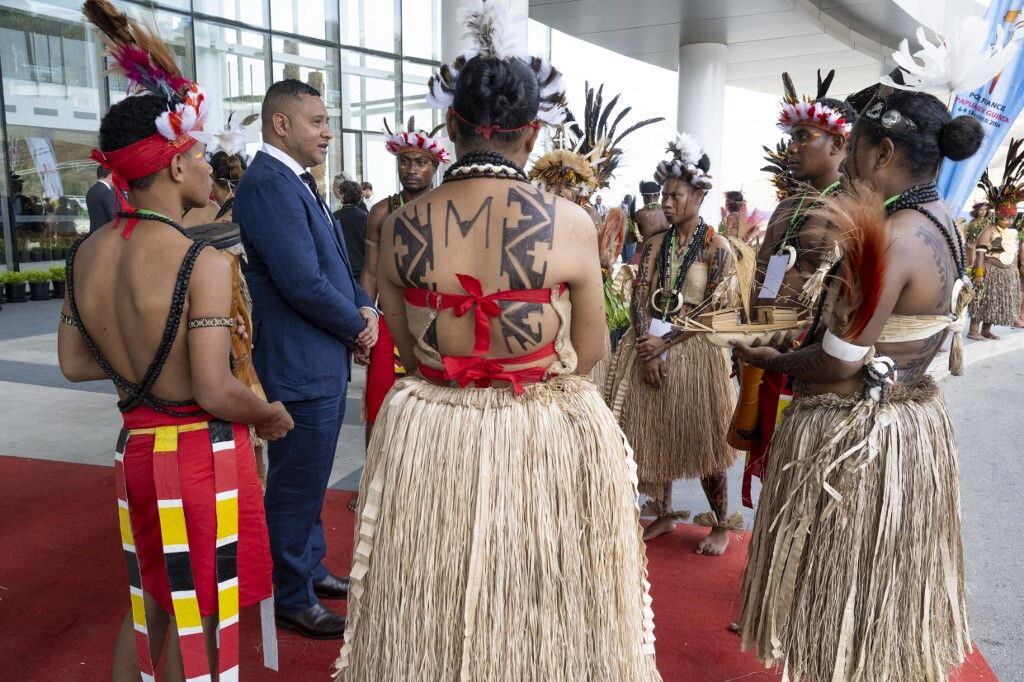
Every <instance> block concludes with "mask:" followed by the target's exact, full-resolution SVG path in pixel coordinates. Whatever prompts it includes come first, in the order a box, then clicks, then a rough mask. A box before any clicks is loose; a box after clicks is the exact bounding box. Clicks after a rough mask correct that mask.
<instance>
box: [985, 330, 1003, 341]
mask: <svg viewBox="0 0 1024 682" xmlns="http://www.w3.org/2000/svg"><path fill="white" fill-rule="evenodd" d="M981 335H982V336H984V337H985V338H986V339H992V340H993V341H998V340H999V337H998V336H996V335H995V334H993V333H992V332H982V333H981Z"/></svg>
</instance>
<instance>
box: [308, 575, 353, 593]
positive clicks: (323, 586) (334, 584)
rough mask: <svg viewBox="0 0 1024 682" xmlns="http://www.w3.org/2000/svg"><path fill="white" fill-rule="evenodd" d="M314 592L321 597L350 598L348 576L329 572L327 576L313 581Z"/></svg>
mask: <svg viewBox="0 0 1024 682" xmlns="http://www.w3.org/2000/svg"><path fill="white" fill-rule="evenodd" d="M313 594H315V595H316V596H317V597H319V598H320V599H348V577H345V578H339V577H338V576H336V575H333V574H331V573H328V574H327V577H326V578H324V579H323V580H321V581H320V582H318V583H313Z"/></svg>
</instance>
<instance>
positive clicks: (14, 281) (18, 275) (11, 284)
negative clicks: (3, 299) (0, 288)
mask: <svg viewBox="0 0 1024 682" xmlns="http://www.w3.org/2000/svg"><path fill="white" fill-rule="evenodd" d="M0 277H2V278H3V283H4V290H5V291H6V292H7V302H8V303H24V302H25V301H27V300H28V297H27V296H26V295H25V283H26V282H27V281H28V279H27V278H26V277H25V273H24V272H5V273H3V274H2V275H0Z"/></svg>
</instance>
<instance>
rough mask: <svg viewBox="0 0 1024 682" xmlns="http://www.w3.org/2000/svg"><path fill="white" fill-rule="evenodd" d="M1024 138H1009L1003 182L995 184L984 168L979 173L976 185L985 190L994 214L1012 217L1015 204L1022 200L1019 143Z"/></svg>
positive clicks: (1023, 163)
mask: <svg viewBox="0 0 1024 682" xmlns="http://www.w3.org/2000/svg"><path fill="white" fill-rule="evenodd" d="M1022 143H1024V139H1021V140H1015V139H1011V140H1010V146H1009V148H1008V149H1007V152H1006V164H1005V165H1004V166H1003V182H1002V184H1000V185H996V184H994V183H993V182H992V179H991V178H990V177H989V175H988V170H987V169H986V170H985V172H984V173H982V174H981V181H980V182H978V187H979V188H981V189H983V190H985V196H987V197H988V200H989V202H990V203H991V204H992V205H993V206H994V207H995V210H996V215H997V216H1001V217H1004V218H1008V217H1010V218H1012V217H1013V216H1015V215H1017V204H1018V203H1019V202H1021V201H1024V150H1022V149H1021V145H1022Z"/></svg>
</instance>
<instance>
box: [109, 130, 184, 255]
mask: <svg viewBox="0 0 1024 682" xmlns="http://www.w3.org/2000/svg"><path fill="white" fill-rule="evenodd" d="M197 141H198V140H196V139H195V138H194V137H191V136H190V135H187V134H186V135H179V136H178V137H177V138H175V139H174V140H168V139H167V138H166V137H164V136H163V135H161V134H160V133H154V134H152V135H150V136H149V137H146V138H143V139H141V140H139V141H138V142H133V143H132V144H130V145H128V146H127V147H121V148H120V149H115V150H113V151H109V152H101V151H100V150H98V149H93V150H92V153H91V154H90V156H91V157H92V159H93V161H95V162H96V163H98V164H99V165H101V166H103V167H104V168H106V169H107V170H109V171H110V182H111V184H112V185H114V188H115V189H116V190H117V191H115V192H114V196H116V197H117V203H118V204H119V205H120V208H121V211H124V212H132V211H134V210H135V207H134V206H132V205H131V204H130V203H128V198H127V193H128V182H129V181H131V180H138V179H139V178H144V177H146V176H147V175H152V174H153V173H156V172H157V171H161V170H163V169H164V168H167V167H168V166H169V165H171V160H172V159H173V158H174V157H175V156H177V155H179V154H184V153H185V152H187V151H188V150H189V149H191V148H192V147H193V145H195V143H196V142H197ZM120 222H121V217H120V216H118V217H117V218H115V219H114V228H115V229H116V228H117V226H118V224H119V223H120ZM138 222H139V221H138V219H137V218H131V219H129V220H128V221H127V222H126V223H125V226H124V230H122V232H121V236H122V237H124V238H125V239H128V238H129V237H131V236H132V231H133V230H134V229H135V226H136V225H137V224H138Z"/></svg>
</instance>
